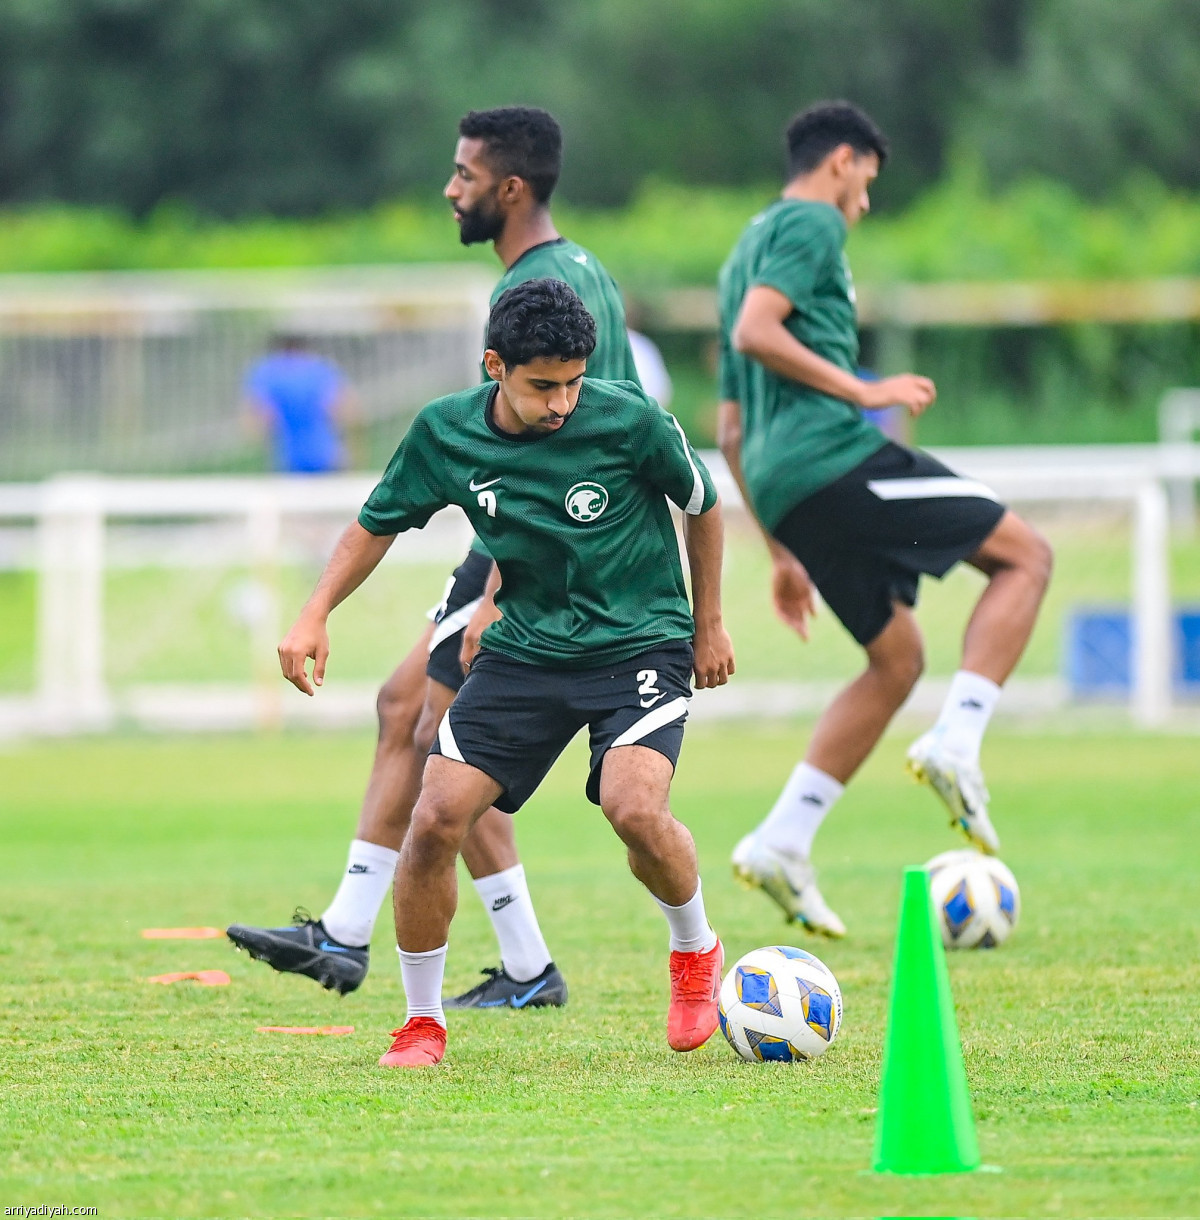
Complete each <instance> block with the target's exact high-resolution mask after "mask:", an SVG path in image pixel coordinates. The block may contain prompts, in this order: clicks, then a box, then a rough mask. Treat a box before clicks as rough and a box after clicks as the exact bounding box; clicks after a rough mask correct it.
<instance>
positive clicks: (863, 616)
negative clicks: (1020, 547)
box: [773, 441, 1006, 645]
mask: <svg viewBox="0 0 1200 1220" xmlns="http://www.w3.org/2000/svg"><path fill="white" fill-rule="evenodd" d="M1005 511H1006V510H1005V507H1004V505H1003V504H1001V503H999V501H998V500H997V499H996V496H995V493H994V492H992V491H991V490H990V489H989V488H987V487H985V486H984V485H983V484H982V483H978V482H975V481H974V480H973V479H966V478H963V477H961V476H960V475H957V474H955V473H954V471H952V470H950V469H949V468H948V467H946V466H943V465H942V463H941V462H939V461H937V460H936V459H935V458H932V457H930V456H929V454H927V453H921V452H920V451H919V450H915V449H908V448H906V447H905V446H903V445H897V444H895V443H894V442H892V441H889V442H888V443H887V444H886V445H885V446H884V447H883V448H882V449H879V450H878V451H876V452H875V453H873V454H872V455H871V456H870V457H869V458H867V460H866V461H865V462H862V463H861V464H860V465H858V466H856V467H855V468H854V469H853V470H851V471H848V472H847V473H846V474H844V475H842V476H841V478H839V479H835V480H834V481H833V482H832V483H830V484H829V485H828V486H827V487H822V488H821V489H820V491H816V492H814V493H813V494H812V495H811V496H806V497H805V498H804V499H803V500H801V501H800V503H799V504H797V505H796V507H795V508H793V509H792V510H791V512H789V513H788V514H787V516H786V517H784V518H783V520H782V521H781V522H780V523H779V524H778V525H777V526H776V527H775V529H774V531H773V533H774V535H775V537H776V538H777V539H778V540H779V541H780V542H781V543H783V545H784V546H786V547H787V549H788V550H789V551H791V552H792V554H793V555H795V556H796V558H797V559H799V560H800V562H801V563H802V564H804V566H805V567H806V568H807V569H808V574H809V576H810V577H811V578H812V582H813V584H815V585H816V586H817V589H818V590H819V591H820V594H821V596H822V597H823V598H824V599H825V601H826V602H827V603H828V605H829V608H830V609H831V610H832V611H833V612H834V614H836V615H837V617H838V619H839V620H840V621H841V623H842V625H843V626H844V627H845V628H846V630H847V631H849V632H850V634H851V635H852V636H853V637H854V638H855V639H856V640H857V641H858V642H859V643H860V644H863V645H866V644H869V643H870V642H871V641H872V640H873V639H875V637H876V636H877V635H878V634H879V633H880V632H881V631H882V630H883V629H884V628H885V627H886V626H887V625H888V623H889V622H890V620H891V617H892V609H893V603H894V602H896V601H899V602H902V603H903V604H904V605H906V606H915V605H916V604H917V586H918V584H919V582H920V578H921V576H922V575H928V576H936V577H938V578H939V579H940V578H941V577H943V576H945V574H946V573H947V572H948V571H949V570H950V569H951V568H952V567H954V565H955V564H956V563H958V562H960V561H961V560H963V559H966V558H967V557H968V556H970V555H973V554H974V553H975V552H976V551H977V550H978V549H979V547H980V546H981V545H982V544H983V543H984V541H985V540H986V539H987V537H988V536H989V535H990V534H991V532H992V531H993V530H994V529H995V528H996V526H997V525H998V524H999V522H1000V518H1001V517H1003V516H1004V513H1005Z"/></svg>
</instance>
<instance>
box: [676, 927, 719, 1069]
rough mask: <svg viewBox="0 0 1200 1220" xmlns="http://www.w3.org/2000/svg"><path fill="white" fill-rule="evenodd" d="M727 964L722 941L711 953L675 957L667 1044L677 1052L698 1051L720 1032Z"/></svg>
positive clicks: (678, 954) (681, 954)
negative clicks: (720, 1003) (720, 1001)
mask: <svg viewBox="0 0 1200 1220" xmlns="http://www.w3.org/2000/svg"><path fill="white" fill-rule="evenodd" d="M724 964H725V950H724V949H723V948H722V947H721V942H720V941H717V943H716V944H715V945H714V946H713V947H712V948H711V949H709V951H708V952H707V953H672V954H671V1004H670V1007H669V1008H668V1009H667V1043H668V1044H669V1046H670V1047H671V1049H672V1050H673V1051H694V1050H695V1049H696V1047H698V1046H703V1045H704V1044H705V1043H706V1042H707V1041H708V1040H709V1038H711V1037H712V1036H713V1034H714V1033H715V1032H716V1029H717V1000H718V998H719V997H720V993H721V967H722V966H724Z"/></svg>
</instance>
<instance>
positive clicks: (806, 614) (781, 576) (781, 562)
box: [771, 551, 817, 642]
mask: <svg viewBox="0 0 1200 1220" xmlns="http://www.w3.org/2000/svg"><path fill="white" fill-rule="evenodd" d="M771 594H772V596H773V597H774V599H775V613H776V614H777V615H778V616H779V617H780V618H781V619H782V620H783V622H784V623H785V624H786V625H787V626H789V627H790V628H791V629H792V630H793V631H794V632H796V634H797V635H798V636H799V637H800V638H801V639H802V640H804V641H805V642H807V641H808V620H809V619H811V618H812V616H813V615H814V614H816V612H817V599H816V589H815V587H814V585H813V582H812V580H811V579H810V578H809V575H808V571H807V569H806V568H805V566H804V565H803V564H802V563H801V562H800V560H798V559H797V558H796V557H795V555H793V554H791V553H790V552H787V551H784V552H782V553H780V554H778V555H776V556H775V557H774V561H773V563H772V568H771Z"/></svg>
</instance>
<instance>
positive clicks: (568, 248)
mask: <svg viewBox="0 0 1200 1220" xmlns="http://www.w3.org/2000/svg"><path fill="white" fill-rule="evenodd" d="M527 280H562V281H563V283H565V284H567V285H568V286H569V287H571V288H573V289H574V290H575V294H576V295H577V296H578V297H579V299H580V300H581V301H582V302H583V305H584V308H585V309H586V310H587V311H588V313H590V314H591V315H592V317H593V318H595V320H596V350H595V351H594V352H592V354H591V355H590V356H589V357H588V362H587V375H588V376H589V377H600V378H602V379H603V380H604V381H632V382H633V383H634V385H641V384H642V383H641V379H640V378H639V377H638V375H637V368H636V367H635V365H634V363H633V351H632V349H631V348H630V346H629V332H628V331H627V330H626V328H625V302H624V301H623V300H622V299H621V290H620V289H619V288H618V287H617V282H616V280H614V279H613V277H612V276H611V275H609V274H608V272H607V271H605V270H604V268H603V267H602V266H601V265H600V261H599V260H598V259H597V258H596V256H595V255H594V254H592V253H590V252H589V251H587V250H585V249H584V248H583V247H582V246H577V245H576V244H575V243H574V242H573V241H567V239H566V238H565V237H556V238H554V240H553V241H544V242H542V243H541V245H538V246H532V247H530V248H529V249H528V250H526V251H525V253H524V254H522V255H521V257H520V258H519V259H517V261H516V262H515V263H513V265H512V266H511V267H509V269H508V270H507V271H506V272H505V273H504V274H503V275H502V276H501V277H500V282H499V283H498V284H497V285H496V288H495V291H494V292H493V293H492V301H491V303H492V304H493V305H495V303H496V302H497V301H498V300H499V299H500V297H501V294H503V293H504V292H505V291H506V290H507V289H509V288H512V287H515V286H516V285H517V284H524V283H525V282H526V281H527ZM484 380H489V378H488V376H487V372H486V370H485V371H484Z"/></svg>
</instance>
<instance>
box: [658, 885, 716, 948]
mask: <svg viewBox="0 0 1200 1220" xmlns="http://www.w3.org/2000/svg"><path fill="white" fill-rule="evenodd" d="M654 901H655V902H657V903H658V905H659V906H660V907H662V913H663V914H664V915H665V916H666V917H667V923H668V925H669V926H670V928H671V952H672V953H707V952H708V951H709V950H710V949H711V948H713V947H714V946H715V945H716V943H717V934H716V933H715V932H714V931H713V930H712V928H710V927H709V926H708V916H707V915H706V914H705V913H704V896H703V894H702V893H701V886H700V879H699V878H697V879H696V892H695V893H694V894H693V895H692V896H691V897H690V898H689V899H688V900H687V902H685V903H684V904H683V906H681V907H669V906H667V904H666V903H665V902H663V900H662V899H661V898H655V900H654Z"/></svg>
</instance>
